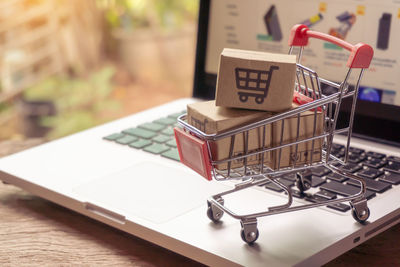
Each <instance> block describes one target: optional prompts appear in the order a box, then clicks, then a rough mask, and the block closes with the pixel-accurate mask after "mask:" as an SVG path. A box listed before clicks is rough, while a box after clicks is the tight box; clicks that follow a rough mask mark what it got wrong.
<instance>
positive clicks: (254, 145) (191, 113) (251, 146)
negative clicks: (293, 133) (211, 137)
mask: <svg viewBox="0 0 400 267" xmlns="http://www.w3.org/2000/svg"><path fill="white" fill-rule="evenodd" d="M270 116H272V114H271V113H270V112H262V111H251V110H243V109H232V108H224V107H217V106H215V101H207V102H197V103H194V104H189V105H188V106H187V121H188V123H189V124H191V125H193V126H195V127H196V128H198V129H199V130H201V131H203V132H204V133H206V134H215V133H216V134H219V133H222V132H226V131H227V130H230V129H233V128H238V127H240V126H243V125H246V124H249V123H252V122H255V121H259V120H262V119H265V118H268V117H270ZM263 131H264V129H263V127H261V128H256V129H253V130H250V131H249V136H248V150H247V152H251V151H255V150H257V149H260V148H261V147H262V146H263V141H262V139H263ZM271 131H272V127H271V125H268V126H266V127H265V140H264V146H265V147H269V146H270V145H271ZM245 144H246V143H245V134H244V133H241V134H237V135H235V138H234V146H233V149H232V152H231V150H230V147H231V138H230V137H226V138H223V139H220V140H217V141H212V142H211V143H210V149H211V155H212V160H213V161H216V160H223V159H228V158H230V156H237V155H241V154H243V153H244V151H245ZM230 153H232V154H231V155H230ZM270 154H271V153H269V152H267V153H265V154H264V159H263V160H264V164H266V165H268V166H269V165H270V164H271V157H270ZM260 160H261V156H259V155H256V156H252V157H250V158H247V164H248V165H254V164H259V163H260ZM243 164H244V160H243V159H240V160H237V161H233V162H232V163H231V167H232V168H236V167H241V166H243ZM216 167H217V168H218V169H221V170H223V169H226V168H227V167H228V164H227V163H222V164H218V165H217V166H216Z"/></svg>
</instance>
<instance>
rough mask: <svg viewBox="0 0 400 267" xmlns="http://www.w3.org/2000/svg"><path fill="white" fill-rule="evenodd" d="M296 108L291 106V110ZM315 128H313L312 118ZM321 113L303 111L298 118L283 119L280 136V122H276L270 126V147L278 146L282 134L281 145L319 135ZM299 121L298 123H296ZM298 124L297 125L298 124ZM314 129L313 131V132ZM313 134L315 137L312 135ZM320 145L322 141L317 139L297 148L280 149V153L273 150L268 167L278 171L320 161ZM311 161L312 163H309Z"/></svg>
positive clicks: (321, 130)
mask: <svg viewBox="0 0 400 267" xmlns="http://www.w3.org/2000/svg"><path fill="white" fill-rule="evenodd" d="M296 107H298V105H297V104H293V106H292V108H296ZM315 117H316V121H315V128H314V118H315ZM323 118H324V116H323V113H322V112H321V111H317V112H316V113H314V111H305V112H302V113H301V114H300V116H299V120H298V116H297V115H296V116H294V117H291V118H288V119H285V120H284V122H283V125H284V129H283V134H282V121H277V122H275V123H273V125H272V146H279V145H280V144H281V134H282V144H290V143H292V142H295V141H296V140H298V141H300V140H304V139H306V138H310V137H313V136H316V135H321V134H322V133H323V130H324V129H323V121H324V120H323ZM298 121H299V122H298ZM298 123H299V124H298ZM298 125H299V132H298V133H299V135H298V138H297V128H298ZM314 129H315V131H314ZM314 132H315V135H313V133H314ZM322 144H323V139H322V138H319V139H316V140H315V141H314V145H313V142H312V141H307V142H304V143H300V144H298V146H297V150H296V145H291V146H288V147H285V148H282V149H281V152H280V151H279V149H278V150H274V151H273V152H272V160H271V165H270V167H271V168H272V169H278V168H283V167H290V166H301V165H304V164H305V163H311V162H318V161H321V157H322ZM311 160H312V161H311Z"/></svg>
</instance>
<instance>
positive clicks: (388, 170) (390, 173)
mask: <svg viewBox="0 0 400 267" xmlns="http://www.w3.org/2000/svg"><path fill="white" fill-rule="evenodd" d="M185 112H186V111H182V112H178V113H174V114H170V115H168V116H166V117H164V118H160V119H157V120H154V121H153V122H147V123H143V124H140V125H138V126H136V127H134V128H128V129H125V130H122V131H121V132H118V133H112V134H110V135H107V136H105V137H103V139H104V140H107V141H111V142H115V143H116V144H119V145H125V146H129V147H131V148H132V149H141V150H143V151H146V152H149V153H152V154H156V155H161V156H162V157H165V158H168V159H171V160H176V161H179V154H178V149H177V147H176V142H175V137H174V131H173V128H174V127H175V126H177V121H176V120H177V118H178V117H179V116H180V115H181V114H183V113H185ZM349 151H350V154H349V160H348V161H349V163H348V164H346V165H345V166H343V167H342V168H343V169H344V170H346V171H348V172H351V173H353V174H355V175H357V176H360V177H362V178H364V180H365V183H366V186H367V193H366V197H367V199H372V198H374V197H376V196H377V195H379V194H383V193H384V192H387V191H388V190H390V189H391V188H392V187H393V186H394V185H398V184H400V157H395V156H388V155H385V154H382V153H377V152H374V151H365V150H363V149H359V148H355V147H350V149H349ZM332 154H333V155H335V156H336V157H338V158H343V157H344V146H342V145H340V144H334V146H333V148H332ZM312 174H313V176H312V185H311V190H309V191H310V192H308V191H307V192H306V193H304V194H302V193H300V191H298V190H297V189H296V186H295V183H296V178H295V176H294V175H293V174H286V175H282V176H279V177H278V178H276V179H278V180H279V182H281V183H282V184H284V185H286V186H288V187H290V188H291V189H292V192H293V196H294V197H295V198H300V199H303V200H305V201H308V202H319V201H326V200H330V199H335V198H337V197H338V196H350V195H354V194H356V193H357V192H359V188H360V185H359V183H358V181H356V180H354V179H349V178H347V177H344V176H341V175H338V174H334V173H332V172H331V171H330V170H329V169H327V168H326V167H323V166H321V167H315V168H313V169H312ZM261 186H262V187H263V188H265V189H266V190H272V191H275V192H281V193H282V194H283V189H282V188H280V187H278V186H276V185H275V184H274V183H272V182H269V183H266V184H263V185H261ZM327 207H328V208H331V209H334V210H337V211H341V212H346V211H348V210H350V206H349V205H347V204H344V203H336V204H332V205H328V206H327Z"/></svg>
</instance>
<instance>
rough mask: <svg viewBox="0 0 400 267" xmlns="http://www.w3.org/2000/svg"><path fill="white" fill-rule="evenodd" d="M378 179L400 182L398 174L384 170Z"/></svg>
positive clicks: (386, 181) (391, 182) (394, 182)
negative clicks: (383, 173)
mask: <svg viewBox="0 0 400 267" xmlns="http://www.w3.org/2000/svg"><path fill="white" fill-rule="evenodd" d="M378 180H379V181H382V182H385V183H390V184H394V185H397V184H399V183H400V174H398V173H392V172H386V173H385V175H383V176H381V177H379V178H378Z"/></svg>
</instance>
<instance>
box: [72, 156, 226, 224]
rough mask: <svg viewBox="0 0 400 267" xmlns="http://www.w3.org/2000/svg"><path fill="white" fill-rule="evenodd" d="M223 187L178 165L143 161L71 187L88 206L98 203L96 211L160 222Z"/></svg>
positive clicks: (193, 206) (200, 204)
mask: <svg viewBox="0 0 400 267" xmlns="http://www.w3.org/2000/svg"><path fill="white" fill-rule="evenodd" d="M186 189H187V190H186ZM226 189H227V188H226V186H223V185H221V184H218V183H214V182H208V181H206V180H205V179H202V178H201V177H199V176H197V175H193V174H191V173H189V172H185V171H183V170H180V169H178V168H174V167H171V166H166V165H163V164H158V163H155V162H146V161H144V162H140V163H138V164H135V165H133V166H131V167H128V168H126V169H124V170H122V171H119V172H116V173H112V174H110V175H106V176H104V177H101V178H98V179H95V180H93V181H91V182H89V183H87V184H84V185H82V186H79V187H77V188H75V189H74V190H73V191H74V193H77V194H78V195H79V196H80V197H81V198H83V199H84V200H85V201H86V202H87V203H93V204H89V205H88V206H89V207H90V209H93V208H94V207H95V208H96V209H97V207H99V209H98V210H97V212H101V213H103V214H104V210H105V209H107V210H110V211H112V212H116V214H121V215H122V214H123V216H124V217H129V216H137V217H140V218H142V219H145V220H148V221H151V222H153V223H163V222H166V221H169V220H171V219H173V218H175V217H177V216H179V215H182V214H184V213H186V212H188V211H190V210H192V209H194V208H197V207H200V206H202V205H204V204H205V202H206V199H207V197H209V196H210V195H213V194H216V193H218V192H220V191H222V190H226ZM114 217H115V216H114Z"/></svg>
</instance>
